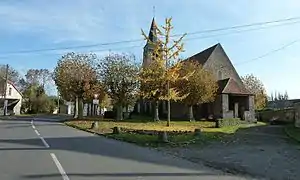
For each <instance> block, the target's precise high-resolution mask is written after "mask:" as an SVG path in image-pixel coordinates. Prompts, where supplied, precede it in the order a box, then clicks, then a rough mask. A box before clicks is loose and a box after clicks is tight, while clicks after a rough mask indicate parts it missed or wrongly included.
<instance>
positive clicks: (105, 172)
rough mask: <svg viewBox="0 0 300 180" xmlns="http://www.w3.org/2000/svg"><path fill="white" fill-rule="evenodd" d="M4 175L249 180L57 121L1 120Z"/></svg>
mask: <svg viewBox="0 0 300 180" xmlns="http://www.w3.org/2000/svg"><path fill="white" fill-rule="evenodd" d="M0 179H1V180H6V179H7V180H11V179H13V180H18V179H37V180H48V179H49V180H50V179H51V180H58V179H59V180H61V179H63V180H69V179H70V180H85V179H88V180H96V179H97V180H99V179H101V180H160V179H162V180H166V179H170V180H177V179H178V180H196V179H201V180H203V179H208V180H213V179H221V180H234V179H246V178H245V177H243V178H242V177H239V176H233V175H229V174H225V173H223V172H221V171H217V170H213V169H210V168H207V167H205V166H202V165H199V164H194V163H191V162H189V161H185V160H182V159H179V158H175V157H172V156H169V155H166V154H163V153H162V152H158V151H155V150H151V149H148V148H143V147H138V146H136V145H133V144H128V143H124V142H119V141H115V140H111V139H106V138H103V137H99V136H96V135H92V134H89V133H86V132H82V131H79V130H76V129H73V128H70V127H66V126H64V125H63V124H60V123H59V122H58V121H56V120H53V119H45V118H43V119H38V118H35V119H34V120H33V121H32V120H30V119H22V120H8V121H5V120H2V121H1V122H0Z"/></svg>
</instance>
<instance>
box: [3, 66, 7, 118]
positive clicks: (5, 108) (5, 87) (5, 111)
mask: <svg viewBox="0 0 300 180" xmlns="http://www.w3.org/2000/svg"><path fill="white" fill-rule="evenodd" d="M7 82H8V64H6V70H5V81H4V104H3V115H4V116H6V115H7V104H8V103H7V100H6V90H7Z"/></svg>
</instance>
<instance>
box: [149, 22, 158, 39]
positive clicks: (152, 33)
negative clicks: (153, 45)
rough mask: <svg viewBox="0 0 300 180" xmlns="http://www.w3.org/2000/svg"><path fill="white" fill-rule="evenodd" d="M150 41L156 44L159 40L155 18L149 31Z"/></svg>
mask: <svg viewBox="0 0 300 180" xmlns="http://www.w3.org/2000/svg"><path fill="white" fill-rule="evenodd" d="M149 39H150V41H152V42H156V40H157V26H156V23H155V19H154V17H153V19H152V23H151V27H150V31H149Z"/></svg>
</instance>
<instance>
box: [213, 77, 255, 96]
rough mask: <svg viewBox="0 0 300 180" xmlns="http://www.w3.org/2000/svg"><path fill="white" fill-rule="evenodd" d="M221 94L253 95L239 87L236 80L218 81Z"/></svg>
mask: <svg viewBox="0 0 300 180" xmlns="http://www.w3.org/2000/svg"><path fill="white" fill-rule="evenodd" d="M218 86H219V89H218V93H219V94H242V95H252V93H251V92H249V91H248V90H247V89H246V88H245V87H244V86H241V85H239V84H238V83H237V82H236V81H235V80H234V79H232V78H227V79H223V80H219V81H218Z"/></svg>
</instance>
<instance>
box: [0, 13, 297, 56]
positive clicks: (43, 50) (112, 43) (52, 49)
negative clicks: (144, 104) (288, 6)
mask: <svg viewBox="0 0 300 180" xmlns="http://www.w3.org/2000/svg"><path fill="white" fill-rule="evenodd" d="M295 20H300V17H293V18H287V19H279V20H274V21H265V22H258V23H251V24H245V25H237V26H231V27H225V28H218V29H209V30H203V31H196V32H191V33H188V35H195V34H203V33H211V32H218V31H225V30H233V29H240V28H246V27H254V26H262V25H268V24H275V23H282V22H289V21H295ZM181 35H182V34H176V35H173V37H175V36H181ZM140 41H144V39H132V40H124V41H115V42H107V43H97V44H90V45H81V46H68V47H57V48H44V49H33V50H20V51H9V52H0V53H2V54H5V55H9V54H24V53H34V52H45V51H56V50H68V49H81V48H90V47H98V46H108V45H117V44H124V43H134V42H140Z"/></svg>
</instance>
